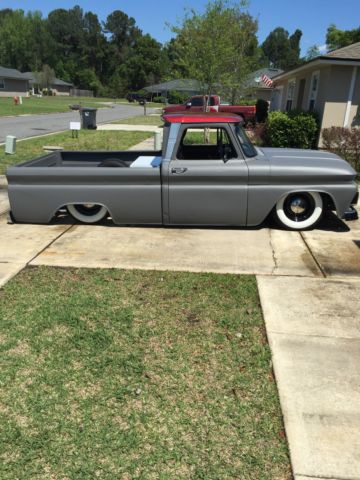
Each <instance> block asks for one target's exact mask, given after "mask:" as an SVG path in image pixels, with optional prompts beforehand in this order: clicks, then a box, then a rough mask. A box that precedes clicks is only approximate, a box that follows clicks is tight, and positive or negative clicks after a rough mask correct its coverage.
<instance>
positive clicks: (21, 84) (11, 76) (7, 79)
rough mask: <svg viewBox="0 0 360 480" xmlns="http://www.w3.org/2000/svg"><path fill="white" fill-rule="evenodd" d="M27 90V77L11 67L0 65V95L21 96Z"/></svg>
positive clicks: (26, 92) (24, 94) (26, 93)
mask: <svg viewBox="0 0 360 480" xmlns="http://www.w3.org/2000/svg"><path fill="white" fill-rule="evenodd" d="M28 92H29V78H28V76H27V75H25V74H23V73H20V72H19V71H18V70H15V69H13V68H5V67H1V66H0V97H23V96H27V95H28Z"/></svg>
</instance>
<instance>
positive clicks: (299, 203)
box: [290, 197, 307, 215]
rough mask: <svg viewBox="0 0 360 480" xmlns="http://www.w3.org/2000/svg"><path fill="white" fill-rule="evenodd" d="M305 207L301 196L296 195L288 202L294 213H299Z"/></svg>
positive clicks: (303, 210) (302, 211)
mask: <svg viewBox="0 0 360 480" xmlns="http://www.w3.org/2000/svg"><path fill="white" fill-rule="evenodd" d="M306 209H307V204H306V202H305V201H304V199H303V198H300V197H297V198H294V199H293V200H292V201H291V203H290V210H291V211H292V212H293V213H294V214H295V215H301V214H302V213H304V212H305V210H306Z"/></svg>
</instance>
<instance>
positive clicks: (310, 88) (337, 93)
mask: <svg viewBox="0 0 360 480" xmlns="http://www.w3.org/2000/svg"><path fill="white" fill-rule="evenodd" d="M274 82H275V89H274V91H273V95H272V98H271V106H270V109H271V110H281V111H289V110H293V109H301V110H307V111H315V112H317V113H318V115H319V118H320V125H321V130H322V129H324V128H327V127H331V126H339V127H353V126H359V125H360V42H357V43H354V44H352V45H349V46H347V47H343V48H339V49H338V50H334V51H332V52H329V53H327V54H326V55H321V56H319V57H316V58H314V59H312V60H309V61H308V62H306V63H304V64H303V65H301V66H299V67H296V68H294V69H292V70H290V71H288V72H285V73H281V74H280V75H278V76H276V77H275V78H274ZM320 143H321V136H320Z"/></svg>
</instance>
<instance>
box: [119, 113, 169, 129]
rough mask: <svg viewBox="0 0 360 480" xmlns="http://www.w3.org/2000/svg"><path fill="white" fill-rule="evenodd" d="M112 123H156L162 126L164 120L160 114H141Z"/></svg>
mask: <svg viewBox="0 0 360 480" xmlns="http://www.w3.org/2000/svg"><path fill="white" fill-rule="evenodd" d="M112 123H121V124H124V123H125V124H127V125H155V126H159V127H160V126H161V125H163V124H164V122H163V121H162V120H161V116H160V115H139V116H137V117H130V118H124V119H123V120H117V121H116V122H112Z"/></svg>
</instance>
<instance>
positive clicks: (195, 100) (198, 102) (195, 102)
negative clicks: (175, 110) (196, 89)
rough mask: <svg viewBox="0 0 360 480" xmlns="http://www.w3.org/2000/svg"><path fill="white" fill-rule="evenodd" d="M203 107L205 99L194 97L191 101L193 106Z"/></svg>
mask: <svg viewBox="0 0 360 480" xmlns="http://www.w3.org/2000/svg"><path fill="white" fill-rule="evenodd" d="M203 105H204V99H203V97H194V98H193V99H192V100H191V106H192V107H202V106H203Z"/></svg>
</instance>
